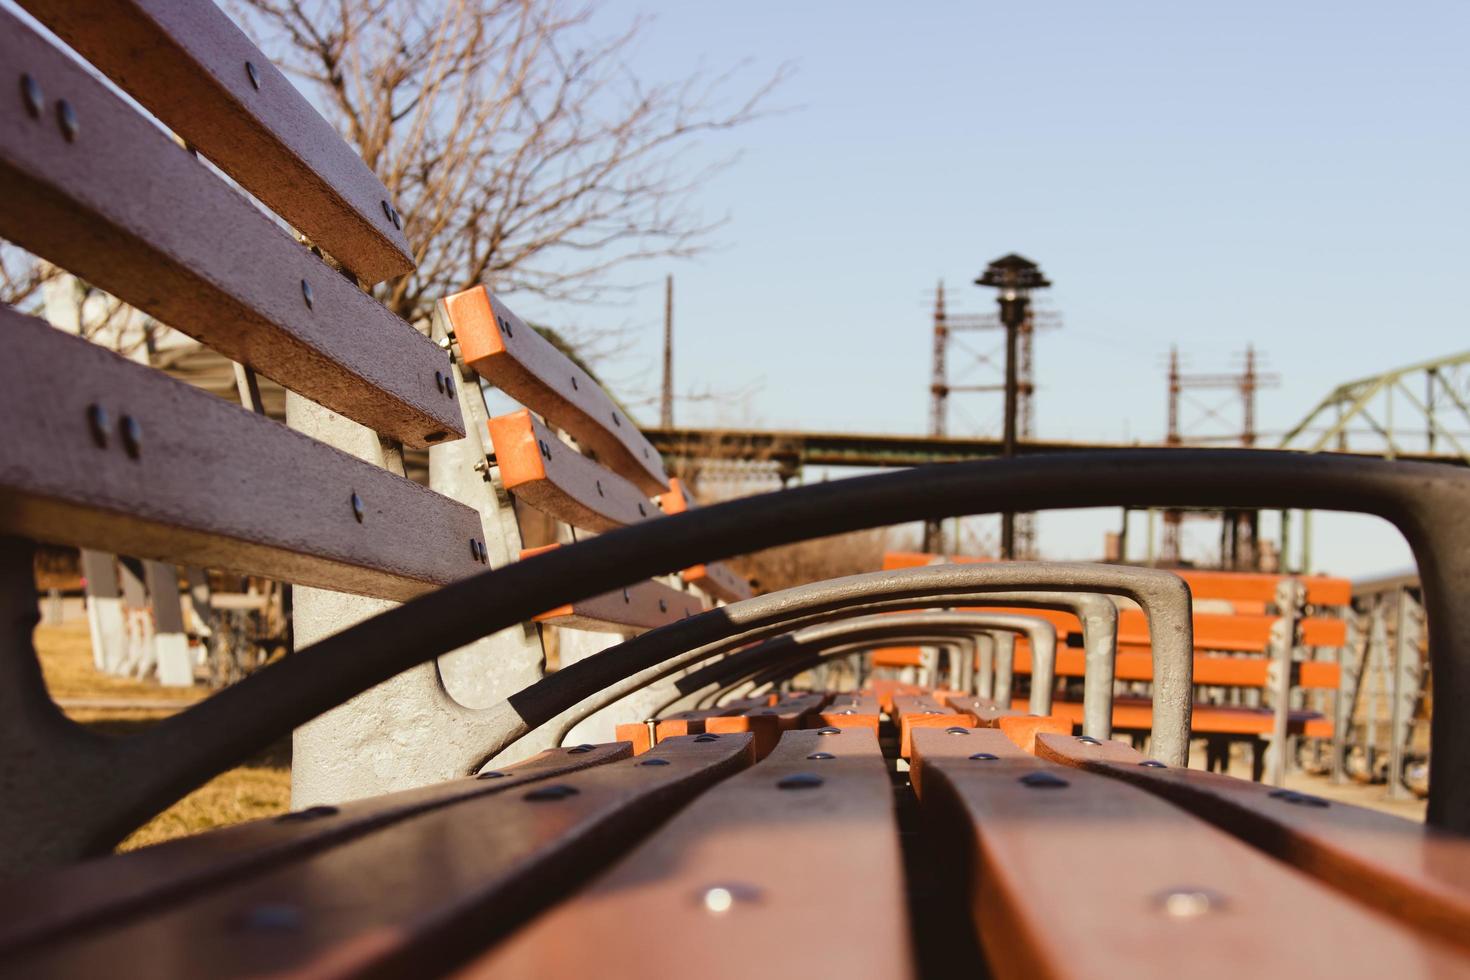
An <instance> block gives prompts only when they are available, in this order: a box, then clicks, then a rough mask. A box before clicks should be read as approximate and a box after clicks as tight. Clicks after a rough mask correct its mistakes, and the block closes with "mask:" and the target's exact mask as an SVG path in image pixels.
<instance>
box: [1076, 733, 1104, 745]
mask: <svg viewBox="0 0 1470 980" xmlns="http://www.w3.org/2000/svg"><path fill="white" fill-rule="evenodd" d="M1077 741H1079V742H1081V743H1082V744H1083V745H1101V744H1102V743H1101V742H1099V741H1098V740H1097V739H1095V738H1093V737H1092V736H1091V735H1078V736H1077Z"/></svg>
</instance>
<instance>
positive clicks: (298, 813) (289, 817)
mask: <svg viewBox="0 0 1470 980" xmlns="http://www.w3.org/2000/svg"><path fill="white" fill-rule="evenodd" d="M336 815H337V808H336V807H334V806H309V807H307V808H306V809H305V810H293V811H291V812H290V813H283V814H281V815H280V816H279V817H276V823H304V822H306V821H308V820H320V819H321V818H322V817H334V816H336Z"/></svg>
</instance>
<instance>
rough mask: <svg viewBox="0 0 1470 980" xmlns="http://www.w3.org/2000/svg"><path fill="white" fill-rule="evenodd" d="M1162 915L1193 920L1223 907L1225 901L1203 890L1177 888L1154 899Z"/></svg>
mask: <svg viewBox="0 0 1470 980" xmlns="http://www.w3.org/2000/svg"><path fill="white" fill-rule="evenodd" d="M1155 901H1156V902H1157V903H1158V905H1159V908H1160V909H1162V910H1163V912H1164V914H1165V915H1167V916H1170V917H1171V918H1175V919H1193V918H1195V917H1197V916H1201V915H1204V914H1205V913H1206V912H1213V911H1214V910H1216V909H1219V908H1221V907H1223V906H1224V905H1225V899H1224V898H1223V897H1221V896H1220V895H1217V894H1215V893H1214V892H1212V891H1207V890H1205V889H1203V888H1179V889H1173V890H1170V891H1166V892H1162V893H1160V894H1159V895H1157V896H1156V897H1155Z"/></svg>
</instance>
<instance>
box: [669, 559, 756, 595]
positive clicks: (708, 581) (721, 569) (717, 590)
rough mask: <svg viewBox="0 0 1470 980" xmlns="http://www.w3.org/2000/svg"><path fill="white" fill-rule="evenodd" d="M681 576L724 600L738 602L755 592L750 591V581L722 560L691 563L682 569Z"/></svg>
mask: <svg viewBox="0 0 1470 980" xmlns="http://www.w3.org/2000/svg"><path fill="white" fill-rule="evenodd" d="M681 577H682V578H683V579H684V581H686V582H688V583H689V584H690V585H692V586H694V587H695V588H697V589H702V590H703V591H705V592H708V593H709V594H710V595H712V596H714V597H715V598H716V599H723V600H724V601H725V602H740V601H742V600H744V599H749V598H750V597H751V596H752V595H754V594H755V593H754V592H752V591H751V588H750V583H749V582H747V581H746V580H745V578H744V577H743V576H741V575H740V574H739V573H738V572H736V571H735V570H734V569H732V568H731V567H730V566H729V565H726V564H725V563H724V562H718V561H712V562H709V563H707V564H703V565H691V566H690V567H688V568H686V569H684V571H683V572H682V573H681Z"/></svg>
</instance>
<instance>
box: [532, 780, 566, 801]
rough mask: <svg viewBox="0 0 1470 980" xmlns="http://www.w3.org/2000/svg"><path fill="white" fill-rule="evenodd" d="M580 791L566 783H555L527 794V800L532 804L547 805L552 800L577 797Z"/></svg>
mask: <svg viewBox="0 0 1470 980" xmlns="http://www.w3.org/2000/svg"><path fill="white" fill-rule="evenodd" d="M578 792H579V791H578V789H577V787H575V786H568V785H567V784H566V783H553V784H551V785H550V786H538V787H536V788H535V789H533V790H531V792H529V793H527V794H526V796H525V799H526V800H528V801H529V802H531V803H546V802H549V801H551V800H564V799H566V798H567V797H568V796H576V795H577V793H578Z"/></svg>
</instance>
